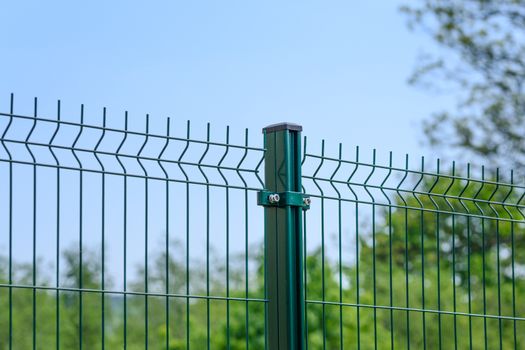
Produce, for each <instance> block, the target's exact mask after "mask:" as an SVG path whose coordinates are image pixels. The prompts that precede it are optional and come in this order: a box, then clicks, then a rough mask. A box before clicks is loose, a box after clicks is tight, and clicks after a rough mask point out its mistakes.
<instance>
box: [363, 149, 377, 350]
mask: <svg viewBox="0 0 525 350" xmlns="http://www.w3.org/2000/svg"><path fill="white" fill-rule="evenodd" d="M375 170H376V150H375V149H374V150H373V152H372V170H371V171H370V173H369V174H368V176H367V178H366V180H365V181H364V182H363V186H364V190H365V191H366V193H367V194H368V196H369V197H370V200H371V205H372V290H373V293H372V294H373V304H374V308H373V311H372V312H373V315H374V317H373V319H374V349H376V350H377V307H376V306H377V270H376V200H375V198H374V196H373V195H372V193H371V192H370V191H369V190H368V181H369V180H370V179H371V178H372V176H373V175H374V172H375Z"/></svg>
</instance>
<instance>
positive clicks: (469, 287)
mask: <svg viewBox="0 0 525 350" xmlns="http://www.w3.org/2000/svg"><path fill="white" fill-rule="evenodd" d="M469 181H470V163H468V164H467V186H468V184H469ZM465 188H466V187H465ZM471 239H472V237H471V233H470V215H467V252H468V254H467V290H468V313H469V317H468V329H469V349H470V350H472V277H471V275H470V274H471V271H470V264H471V252H472V241H471Z"/></svg>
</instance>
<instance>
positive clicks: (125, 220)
mask: <svg viewBox="0 0 525 350" xmlns="http://www.w3.org/2000/svg"><path fill="white" fill-rule="evenodd" d="M127 136H128V112H127V111H126V112H125V113H124V137H123V139H122V141H121V143H120V145H119V148H118V149H117V154H118V153H119V152H120V149H121V147H122V146H123V145H124V142H126V138H127ZM117 160H118V162H119V164H120V166H121V167H122V170H123V171H124V179H123V181H124V183H123V192H124V203H123V206H124V207H123V232H122V233H123V241H124V242H123V243H124V244H123V250H124V251H123V260H124V261H123V265H124V266H123V270H124V271H123V278H124V314H123V318H124V327H123V328H124V329H123V333H124V334H123V337H124V339H123V340H124V350H126V349H127V345H128V294H127V290H128V277H127V272H128V268H127V266H128V253H127V251H128V249H127V247H128V177H127V175H126V168H125V167H124V165H123V164H122V162H121V161H120V159H119V158H118V155H117Z"/></svg>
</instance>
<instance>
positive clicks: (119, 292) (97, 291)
mask: <svg viewBox="0 0 525 350" xmlns="http://www.w3.org/2000/svg"><path fill="white" fill-rule="evenodd" d="M0 288H13V289H31V290H49V291H58V292H77V293H94V294H117V295H137V296H151V297H169V298H181V299H205V300H230V301H241V302H257V303H267V302H268V300H267V299H260V298H237V297H221V296H213V295H210V296H206V295H195V294H176V293H155V292H147V293H146V292H137V291H123V290H102V289H93V288H73V287H52V286H32V285H26V284H6V283H0Z"/></svg>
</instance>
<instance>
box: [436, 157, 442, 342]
mask: <svg viewBox="0 0 525 350" xmlns="http://www.w3.org/2000/svg"><path fill="white" fill-rule="evenodd" d="M439 163H440V162H439V158H438V160H437V179H436V182H435V184H437V183H438V182H439ZM436 209H438V210H437V211H436V258H437V307H438V311H441V254H440V252H441V249H440V248H441V247H440V245H441V242H440V225H439V224H440V219H439V218H440V215H439V214H440V213H439V208H436ZM441 328H442V326H441V312H439V313H438V348H439V349H440V350H441V348H442V340H441V333H442V330H441Z"/></svg>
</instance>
